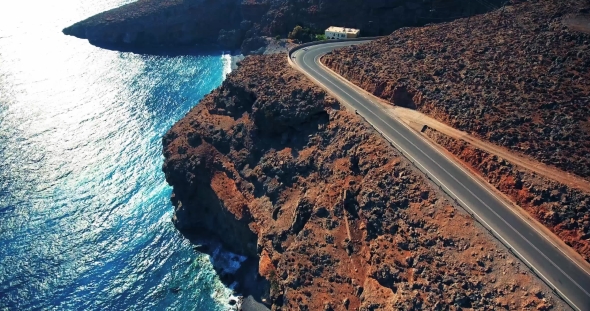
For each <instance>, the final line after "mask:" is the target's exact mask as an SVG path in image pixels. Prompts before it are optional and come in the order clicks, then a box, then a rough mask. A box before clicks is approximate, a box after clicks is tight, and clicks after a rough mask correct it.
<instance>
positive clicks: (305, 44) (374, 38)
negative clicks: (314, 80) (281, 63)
mask: <svg viewBox="0 0 590 311" xmlns="http://www.w3.org/2000/svg"><path fill="white" fill-rule="evenodd" d="M384 37H385V36H378V37H359V38H351V39H330V40H322V41H312V42H307V43H303V44H300V45H298V46H295V47H292V48H291V49H289V52H288V53H287V57H288V58H289V59H291V54H293V52H295V51H297V50H300V49H302V48H305V47H308V46H313V45H320V44H326V43H335V42H353V41H371V40H376V39H381V38H384Z"/></svg>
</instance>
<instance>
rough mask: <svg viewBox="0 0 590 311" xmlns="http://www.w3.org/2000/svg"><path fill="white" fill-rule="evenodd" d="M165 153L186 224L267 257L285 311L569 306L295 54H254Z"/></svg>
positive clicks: (263, 260) (274, 296) (182, 125)
mask: <svg viewBox="0 0 590 311" xmlns="http://www.w3.org/2000/svg"><path fill="white" fill-rule="evenodd" d="M163 144H164V156H165V162H164V166H163V170H164V172H165V174H166V179H167V181H168V182H169V183H170V184H171V185H172V186H173V188H174V190H173V191H174V195H173V199H172V201H173V203H174V206H175V215H174V223H175V225H176V226H177V227H178V228H179V229H180V230H181V231H183V232H187V231H191V232H197V233H198V232H200V231H201V230H203V231H205V232H207V233H214V234H216V235H217V236H219V237H220V238H221V239H222V240H223V242H224V243H225V245H226V246H227V247H229V248H230V249H232V250H234V251H238V252H242V253H244V254H248V255H249V256H251V257H257V258H259V262H260V266H259V271H260V274H261V275H262V276H264V277H265V278H267V279H268V280H269V281H270V297H271V303H272V308H273V310H346V309H348V310H355V309H358V310H396V309H406V310H409V309H418V308H422V309H424V310H436V309H447V308H454V307H453V306H457V305H458V306H460V307H466V308H474V309H486V308H487V309H495V308H499V307H501V306H502V307H505V308H508V309H533V308H536V307H537V306H540V305H541V304H542V303H544V302H543V301H542V298H546V299H548V300H547V303H548V305H549V306H551V305H552V304H557V302H556V301H555V300H554V298H552V297H551V296H549V295H546V294H544V293H545V292H547V289H545V288H544V287H543V285H542V284H541V283H540V282H539V281H538V280H536V279H534V278H533V277H531V276H530V275H529V274H528V273H527V272H526V271H527V270H526V269H525V268H524V267H523V266H521V264H520V263H518V261H517V260H516V259H515V258H514V257H513V256H511V255H510V254H509V253H508V252H506V251H505V250H503V249H501V248H499V247H498V246H497V245H496V244H495V243H494V242H493V241H492V240H491V239H490V237H489V236H488V235H487V234H485V233H484V232H483V231H482V230H481V229H479V228H477V227H475V226H474V224H473V222H472V220H471V219H470V218H469V217H467V216H465V215H463V214H462V213H460V212H458V211H457V210H456V209H455V208H454V207H453V206H452V205H451V203H450V202H448V201H447V200H446V199H445V198H444V196H443V195H441V194H439V193H438V192H437V191H436V190H435V189H434V188H432V187H431V186H430V185H429V184H428V183H427V182H425V180H424V178H423V177H422V175H420V174H418V173H416V172H414V171H413V169H412V167H411V166H410V164H409V163H408V162H407V161H406V160H405V159H403V158H401V157H400V155H399V153H398V152H397V151H395V150H394V149H393V148H392V147H391V146H390V145H389V144H388V143H387V142H386V141H385V140H384V139H382V138H381V137H380V136H378V135H376V134H375V133H374V132H373V131H372V130H371V128H370V127H368V126H367V125H366V124H365V123H363V122H362V120H361V119H360V118H359V117H358V116H356V115H355V114H354V113H350V112H347V111H344V110H342V109H341V107H340V105H339V103H338V102H336V101H335V100H334V99H333V98H331V97H330V96H328V95H326V93H324V92H323V91H322V90H320V89H319V88H318V87H316V86H314V85H312V84H311V83H310V82H309V81H308V80H307V79H306V78H305V77H304V76H303V75H302V74H299V73H298V72H296V71H295V70H294V69H292V68H290V67H289V66H288V65H287V63H286V59H285V57H284V56H281V55H270V56H250V57H247V58H246V59H244V60H243V61H242V63H241V64H240V66H239V68H238V69H237V71H235V72H233V73H231V74H230V75H229V76H228V78H227V79H226V81H225V82H224V83H223V84H222V86H221V87H220V88H218V89H217V90H215V91H213V92H212V93H211V94H210V95H208V96H207V97H205V98H204V99H203V100H202V102H201V103H200V104H199V105H197V106H196V107H195V108H193V109H192V110H191V111H190V112H189V113H188V114H187V115H186V116H185V117H184V118H183V119H182V120H180V121H179V122H178V123H177V124H175V125H174V126H173V127H172V129H170V131H169V132H168V133H167V134H166V135H165V137H164V138H163Z"/></svg>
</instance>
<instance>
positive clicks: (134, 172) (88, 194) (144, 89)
mask: <svg viewBox="0 0 590 311" xmlns="http://www.w3.org/2000/svg"><path fill="white" fill-rule="evenodd" d="M124 2H125V1H121V0H97V1H90V0H62V1H42V0H34V1H26V0H23V1H18V2H17V1H13V2H10V3H7V2H6V1H5V2H3V3H2V4H0V310H4V309H8V310H33V309H35V310H155V309H171V310H223V309H225V306H224V304H225V303H226V302H227V300H228V297H229V295H230V292H231V291H230V290H228V289H226V288H224V287H223V286H222V285H221V283H220V282H219V280H218V278H217V276H216V275H215V273H214V271H213V268H212V266H211V263H210V260H209V257H208V256H206V255H202V254H198V253H196V252H195V251H193V249H192V247H191V245H190V244H189V243H188V242H187V241H185V240H184V239H183V238H182V236H180V234H179V233H177V231H176V230H175V229H174V227H173V226H172V224H171V222H170V217H171V215H172V206H171V204H170V202H169V196H170V192H171V189H170V188H169V187H168V186H167V184H166V182H165V180H164V175H163V173H162V172H161V164H162V156H161V143H160V138H161V137H162V135H163V134H164V133H165V132H166V131H167V129H168V128H170V126H171V125H172V124H174V122H175V121H177V120H179V119H180V118H181V117H182V116H183V115H184V114H185V113H186V112H187V111H188V110H189V109H190V108H191V107H193V106H194V105H195V104H196V103H197V102H198V101H199V99H201V98H202V97H203V96H204V95H205V94H207V93H208V92H210V91H211V90H212V89H214V88H215V87H217V86H218V85H220V84H221V82H222V80H223V77H224V75H225V74H226V73H227V72H228V69H229V59H228V57H226V56H223V55H221V53H208V55H201V56H181V57H165V56H146V55H137V54H132V53H120V52H115V51H109V50H103V49H99V48H97V47H94V46H92V45H90V44H88V42H87V41H85V40H80V39H76V38H73V37H67V36H65V35H63V34H62V33H61V29H62V28H63V27H66V26H68V25H70V24H72V23H74V22H76V21H78V20H81V19H84V18H86V17H88V16H91V15H93V14H96V13H98V12H101V11H103V10H106V9H109V8H112V7H116V6H119V5H121V4H123V3H124ZM127 2H128V1H127Z"/></svg>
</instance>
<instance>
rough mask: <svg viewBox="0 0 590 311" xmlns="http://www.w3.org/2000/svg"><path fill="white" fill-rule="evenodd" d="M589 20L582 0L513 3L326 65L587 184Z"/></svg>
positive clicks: (589, 8) (407, 31)
mask: <svg viewBox="0 0 590 311" xmlns="http://www.w3.org/2000/svg"><path fill="white" fill-rule="evenodd" d="M589 22H590V2H589V1H587V0H564V1H549V0H539V1H526V2H524V1H513V3H512V5H509V6H507V7H506V8H505V9H503V10H497V11H494V12H491V13H487V14H483V15H479V16H474V17H472V18H470V19H460V20H456V21H453V22H449V23H443V24H437V25H429V26H426V27H422V28H404V29H400V30H398V31H395V32H394V33H393V34H391V35H390V36H388V37H386V38H384V39H382V40H378V41H374V42H371V43H370V44H366V45H362V46H354V47H348V48H344V49H340V50H337V51H335V52H333V53H332V54H330V55H327V56H326V57H324V59H323V60H324V62H325V63H326V64H327V65H328V66H329V67H330V68H332V69H334V70H335V71H336V72H338V73H340V74H341V75H343V76H344V77H346V78H347V79H349V80H351V81H352V82H353V83H355V84H357V85H359V86H361V87H362V88H364V89H366V90H367V91H370V92H372V93H373V94H375V95H377V96H380V97H382V98H384V99H386V100H388V101H390V102H392V103H393V104H395V105H399V106H405V107H410V108H415V109H417V110H419V111H421V112H423V113H425V114H428V115H430V116H432V117H434V118H436V119H438V120H440V121H443V122H445V123H447V124H449V125H451V126H453V127H455V128H457V129H460V130H463V131H467V132H469V133H471V134H474V135H476V136H478V137H480V138H482V139H485V140H488V141H490V142H492V143H495V144H497V145H500V146H504V147H507V148H510V149H512V150H513V151H515V152H518V153H523V154H525V155H527V156H530V157H533V158H534V159H536V160H539V161H541V162H543V163H545V164H548V165H552V166H555V167H557V168H559V169H562V170H564V171H567V172H569V173H573V174H576V175H579V176H581V177H583V178H586V179H587V180H590V157H589V156H588V153H589V152H590V105H589V95H590V26H588V25H590V24H589ZM586 207H587V206H586Z"/></svg>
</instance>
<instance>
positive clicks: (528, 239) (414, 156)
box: [291, 41, 590, 310]
mask: <svg viewBox="0 0 590 311" xmlns="http://www.w3.org/2000/svg"><path fill="white" fill-rule="evenodd" d="M362 43H364V42H362V41H361V42H359V41H356V42H337V43H326V44H320V45H315V46H310V47H307V48H305V49H300V50H296V51H294V52H293V53H292V54H291V59H292V61H293V62H294V63H295V65H296V66H297V67H299V69H300V70H302V71H304V72H305V73H307V74H308V75H310V76H311V77H313V78H314V79H315V80H316V82H319V84H320V85H321V86H322V87H323V88H325V89H328V90H329V91H330V93H331V94H333V95H335V96H336V97H337V98H338V99H339V100H340V102H342V103H344V104H346V105H347V106H348V107H349V108H351V109H355V110H356V111H357V112H358V114H359V115H361V116H362V117H364V118H365V120H367V121H368V122H369V123H370V124H371V125H372V126H373V127H374V128H375V129H376V130H377V131H378V132H380V133H381V134H382V135H383V136H384V137H385V138H386V139H388V140H389V141H390V142H391V143H392V144H393V145H394V146H395V147H396V148H397V149H398V150H400V151H401V152H402V153H403V154H404V155H405V156H406V157H407V158H408V159H410V160H411V161H412V162H413V163H414V164H415V165H416V166H417V167H418V168H419V169H420V170H421V171H422V172H424V173H425V174H426V175H427V176H428V177H429V178H430V179H431V180H433V181H434V182H435V183H436V184H437V185H439V186H440V187H442V189H443V190H444V191H445V192H446V193H447V194H449V195H450V196H451V197H452V198H453V199H455V200H457V202H458V203H459V204H461V205H462V206H463V207H464V208H465V209H466V210H467V211H468V212H469V213H471V214H473V215H474V217H475V218H476V219H478V220H479V221H480V222H481V223H482V224H483V225H484V226H486V227H487V228H488V229H490V230H491V231H492V233H493V234H494V235H495V236H496V237H498V238H499V239H500V241H501V242H502V243H504V245H506V246H507V247H508V248H509V249H510V250H511V251H512V252H513V253H514V254H515V255H516V256H518V257H519V258H520V259H521V260H523V261H524V263H525V264H526V265H528V266H529V267H530V268H532V270H533V271H534V272H535V273H536V274H537V275H538V276H539V277H540V278H541V279H543V280H544V281H545V282H546V283H547V284H548V285H549V286H550V287H552V288H553V289H554V290H555V291H556V292H557V293H558V294H559V295H560V296H561V297H562V298H563V299H564V300H565V301H566V302H567V303H568V304H569V305H570V306H571V307H572V308H574V309H577V310H590V274H588V273H587V272H586V271H585V270H584V269H582V268H581V267H580V266H579V265H578V264H577V263H576V262H575V261H574V260H573V259H571V258H570V257H568V256H567V254H565V253H563V252H562V251H561V250H560V249H558V248H557V247H556V246H554V245H553V244H552V242H551V241H549V240H548V239H547V238H545V237H544V236H543V235H542V234H541V233H540V232H539V231H537V230H536V229H534V228H533V227H532V226H530V225H529V224H528V222H526V221H525V220H524V219H523V218H521V216H519V215H518V214H516V212H514V211H512V210H511V208H510V207H508V206H507V205H506V203H505V202H504V201H503V200H501V199H500V198H499V197H497V196H496V195H495V194H493V193H492V192H491V191H490V190H489V189H488V188H487V187H486V186H484V185H482V184H481V183H480V182H479V181H477V180H476V179H475V178H474V177H473V176H472V175H471V173H468V172H467V171H465V170H464V169H463V168H461V167H460V166H459V165H457V164H456V163H454V162H453V161H451V160H450V159H449V158H447V157H446V156H445V155H443V154H441V153H440V152H439V151H438V150H437V149H436V148H435V147H433V146H431V145H430V144H429V143H428V142H427V141H426V140H425V139H423V138H422V137H421V136H420V135H419V134H418V133H416V132H414V131H413V130H411V129H410V128H408V127H407V126H406V125H405V124H403V123H402V122H400V121H398V120H396V119H394V118H392V117H390V116H389V115H388V114H387V113H386V112H385V111H383V108H382V107H381V106H380V105H379V104H377V103H374V102H372V101H371V100H370V99H368V98H367V97H365V96H364V95H363V94H361V93H358V92H356V91H355V89H354V88H352V87H350V86H348V85H347V84H346V83H344V82H343V81H341V80H340V79H338V78H336V77H335V76H333V75H332V74H331V73H330V72H329V71H326V70H325V69H324V68H322V66H320V64H319V59H320V57H321V56H322V55H324V54H326V53H327V52H329V51H331V50H333V49H335V48H338V47H343V46H348V45H352V44H362Z"/></svg>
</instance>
